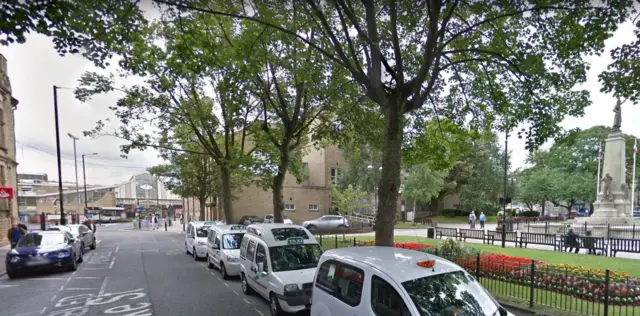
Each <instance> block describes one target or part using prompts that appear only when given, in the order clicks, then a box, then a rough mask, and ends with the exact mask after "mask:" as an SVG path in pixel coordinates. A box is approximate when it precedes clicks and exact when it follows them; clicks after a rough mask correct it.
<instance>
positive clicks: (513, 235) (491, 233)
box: [487, 230, 518, 245]
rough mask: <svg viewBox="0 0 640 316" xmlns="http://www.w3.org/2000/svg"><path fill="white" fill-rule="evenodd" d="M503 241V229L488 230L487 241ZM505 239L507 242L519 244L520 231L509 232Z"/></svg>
mask: <svg viewBox="0 0 640 316" xmlns="http://www.w3.org/2000/svg"><path fill="white" fill-rule="evenodd" d="M496 240H497V241H502V231H498V230H488V231H487V243H489V241H491V244H492V245H493V243H494V242H495V241H496ZM505 241H507V242H513V243H515V244H516V245H517V244H518V233H517V232H507V234H506V236H505Z"/></svg>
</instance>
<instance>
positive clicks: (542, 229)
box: [498, 218, 640, 239]
mask: <svg viewBox="0 0 640 316" xmlns="http://www.w3.org/2000/svg"><path fill="white" fill-rule="evenodd" d="M498 225H499V226H501V225H502V223H500V224H498ZM506 225H507V231H520V232H525V233H541V234H562V235H564V234H566V233H567V232H568V231H569V229H570V228H572V229H573V230H574V231H575V232H576V233H578V234H580V235H584V234H586V232H587V231H589V232H591V236H593V237H603V238H606V239H609V238H626V239H640V225H636V224H631V225H616V224H588V223H586V222H584V223H571V224H568V223H566V222H563V221H529V222H523V221H514V220H511V219H509V218H508V219H507V221H506Z"/></svg>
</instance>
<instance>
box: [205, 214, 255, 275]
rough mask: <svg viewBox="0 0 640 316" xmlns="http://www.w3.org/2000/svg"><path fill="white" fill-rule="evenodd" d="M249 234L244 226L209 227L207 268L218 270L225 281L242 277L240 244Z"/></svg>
mask: <svg viewBox="0 0 640 316" xmlns="http://www.w3.org/2000/svg"><path fill="white" fill-rule="evenodd" d="M246 232H247V226H244V225H218V226H211V227H209V233H208V235H207V266H208V267H209V269H213V268H218V269H220V273H221V274H222V278H223V279H228V278H229V277H230V276H238V275H240V262H239V261H238V258H239V257H240V244H241V243H242V237H243V236H244V234H245V233H246Z"/></svg>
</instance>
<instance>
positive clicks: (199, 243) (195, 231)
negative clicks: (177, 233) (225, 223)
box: [184, 221, 217, 261]
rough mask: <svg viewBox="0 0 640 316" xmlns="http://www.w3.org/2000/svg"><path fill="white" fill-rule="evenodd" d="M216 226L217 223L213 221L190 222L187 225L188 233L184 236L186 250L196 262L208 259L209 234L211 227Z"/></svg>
mask: <svg viewBox="0 0 640 316" xmlns="http://www.w3.org/2000/svg"><path fill="white" fill-rule="evenodd" d="M216 224H217V222H215V221H211V222H190V223H189V225H187V232H186V233H185V234H184V250H185V252H186V253H187V254H188V255H192V256H193V259H195V260H196V261H197V260H200V258H206V257H207V234H208V233H209V227H211V226H214V225H216Z"/></svg>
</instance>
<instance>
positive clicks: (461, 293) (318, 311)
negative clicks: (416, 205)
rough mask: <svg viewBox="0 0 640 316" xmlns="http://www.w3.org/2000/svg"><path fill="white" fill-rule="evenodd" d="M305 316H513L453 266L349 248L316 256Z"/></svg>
mask: <svg viewBox="0 0 640 316" xmlns="http://www.w3.org/2000/svg"><path fill="white" fill-rule="evenodd" d="M312 297H313V299H312V304H311V316H332V315H399V316H426V315H474V316H475V315H488V316H498V315H501V316H508V315H511V316H512V315H513V314H511V313H509V312H508V311H507V310H506V309H504V308H503V307H502V306H500V304H499V303H498V302H497V301H496V300H495V299H494V298H493V297H492V296H491V295H490V294H489V293H488V292H487V290H486V289H485V288H483V287H482V285H480V283H479V282H478V281H476V280H475V278H474V277H473V276H471V275H470V274H469V273H467V272H466V271H465V270H464V269H462V268H461V267H460V266H458V265H456V264H455V263H453V262H451V261H448V260H445V259H442V258H440V257H437V256H433V255H430V254H426V253H423V252H418V251H414V250H408V249H402V248H395V247H351V248H342V249H335V250H329V251H327V252H325V253H324V254H323V255H322V258H320V263H319V266H318V269H317V273H316V276H315V282H314V287H313V296H312Z"/></svg>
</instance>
